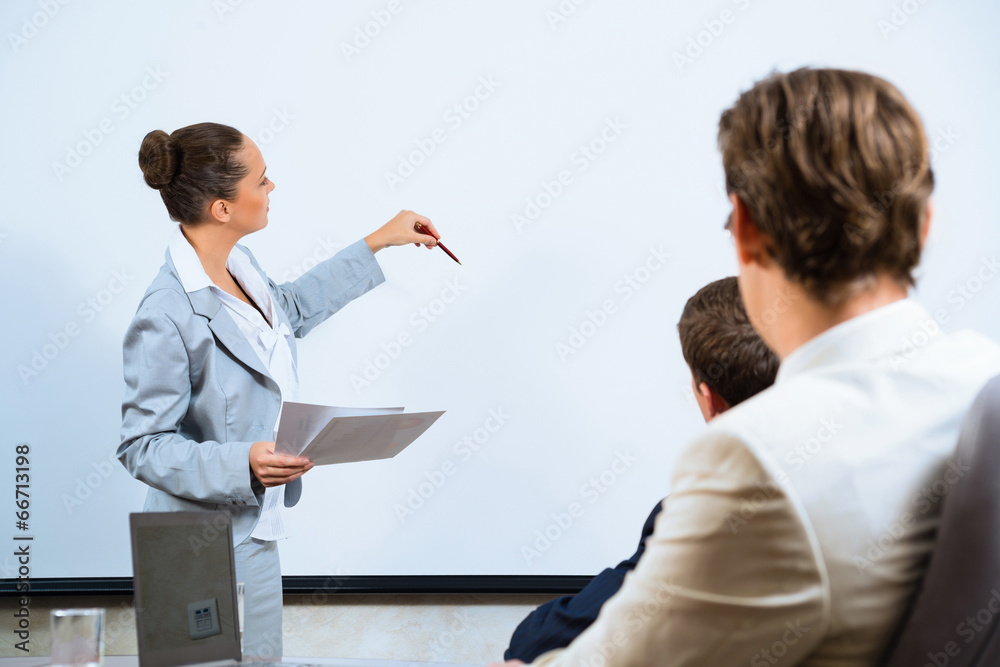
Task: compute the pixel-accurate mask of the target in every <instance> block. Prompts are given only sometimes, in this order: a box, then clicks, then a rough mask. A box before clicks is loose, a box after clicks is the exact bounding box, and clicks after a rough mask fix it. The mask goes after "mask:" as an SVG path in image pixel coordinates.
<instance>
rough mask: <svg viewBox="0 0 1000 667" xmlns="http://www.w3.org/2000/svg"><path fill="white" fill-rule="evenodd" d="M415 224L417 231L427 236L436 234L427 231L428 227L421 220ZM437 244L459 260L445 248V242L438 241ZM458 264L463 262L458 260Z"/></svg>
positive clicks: (455, 258)
mask: <svg viewBox="0 0 1000 667" xmlns="http://www.w3.org/2000/svg"><path fill="white" fill-rule="evenodd" d="M414 225H415V226H416V229H417V231H418V232H420V233H421V234H427V236H434V235H433V234H431V233H430V232H429V231H427V228H426V227H424V226H423V225H421V224H420V223H419V222H416V223H414ZM437 246H438V247H439V248H441V250H444V251H445V252H446V253H448V256H449V257H451V258H452V259H453V260H455V261H456V262H458V257H455V256H454V255H453V254H451V251H450V250H448V249H447V248H445V247H444V244H443V243H438V244H437ZM458 265H459V266H461V265H462V263H461V262H458Z"/></svg>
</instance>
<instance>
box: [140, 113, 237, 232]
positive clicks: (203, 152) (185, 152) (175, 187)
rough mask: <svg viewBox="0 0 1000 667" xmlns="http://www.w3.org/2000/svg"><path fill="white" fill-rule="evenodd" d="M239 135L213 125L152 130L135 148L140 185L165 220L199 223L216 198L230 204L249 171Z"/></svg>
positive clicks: (221, 126)
mask: <svg viewBox="0 0 1000 667" xmlns="http://www.w3.org/2000/svg"><path fill="white" fill-rule="evenodd" d="M244 141H245V139H244V136H243V133H242V132H240V131H239V130H237V129H235V128H232V127H229V126H228V125H220V124H219V123H197V124H195V125H188V126H187V127H182V128H180V129H179V130H174V132H173V133H172V134H167V133H166V132H164V131H163V130H153V131H152V132H150V133H149V134H147V135H146V137H145V138H144V139H143V140H142V146H140V148H139V168H140V169H142V175H143V178H144V179H145V180H146V185H148V186H149V187H151V188H153V189H154V190H159V191H160V197H161V198H162V199H163V203H164V205H166V207H167V213H168V214H169V215H170V219H171V220H174V221H176V222H180V223H184V224H194V223H197V222H200V221H201V220H202V219H203V218H204V216H205V214H206V212H207V208H208V206H209V204H210V203H211V202H212V201H214V200H216V199H226V200H229V201H232V200H233V199H236V194H237V192H238V190H239V183H240V180H242V179H243V177H245V176H246V175H247V174H248V173H249V171H250V169H249V167H248V166H247V165H246V163H245V162H244V160H243V156H242V150H243V148H244Z"/></svg>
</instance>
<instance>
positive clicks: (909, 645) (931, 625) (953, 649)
mask: <svg viewBox="0 0 1000 667" xmlns="http://www.w3.org/2000/svg"><path fill="white" fill-rule="evenodd" d="M952 475H953V477H958V479H957V481H955V483H954V484H951V485H950V486H949V488H948V492H947V495H946V496H945V499H944V504H943V507H942V510H941V523H940V528H939V530H938V535H937V539H936V540H935V545H934V550H933V551H932V553H931V559H930V562H929V564H928V569H927V572H926V574H925V575H924V580H923V583H922V584H921V587H920V590H919V592H918V593H917V594H916V596H915V598H914V601H913V605H912V606H911V607H910V610H909V616H908V617H907V618H906V619H905V621H904V622H903V624H902V626H901V630H900V632H899V633H898V634H897V637H896V642H895V643H894V644H893V646H892V647H891V648H890V650H889V651H888V653H887V654H886V659H885V660H884V661H883V662H882V664H884V665H886V666H887V667H924V666H925V665H930V666H933V667H945V665H947V666H948V667H987V666H989V667H996V666H997V665H1000V631H998V626H1000V377H996V378H993V379H992V380H990V382H989V383H987V385H986V386H985V387H984V388H983V390H982V391H981V392H980V393H979V395H978V396H977V397H976V400H975V401H974V402H973V404H972V407H971V408H970V409H969V412H968V414H967V415H966V416H965V419H964V420H963V422H962V431H961V435H960V436H959V440H958V446H957V447H956V450H955V458H954V460H953V466H952Z"/></svg>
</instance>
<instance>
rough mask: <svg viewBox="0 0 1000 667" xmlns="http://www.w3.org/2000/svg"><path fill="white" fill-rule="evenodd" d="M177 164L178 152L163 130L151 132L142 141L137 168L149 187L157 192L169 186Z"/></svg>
mask: <svg viewBox="0 0 1000 667" xmlns="http://www.w3.org/2000/svg"><path fill="white" fill-rule="evenodd" d="M179 163H180V151H179V149H178V147H177V146H176V145H175V144H174V142H173V141H172V140H171V139H170V135H169V134H167V133H166V132H164V131H163V130H153V131H152V132H150V133H149V134H147V135H146V137H145V138H144V139H143V140H142V146H140V147H139V168H140V169H142V176H143V178H144V179H145V180H146V185H148V186H149V187H151V188H153V189H155V190H159V189H160V188H163V187H166V186H167V185H170V181H172V180H173V178H174V174H176V173H177V166H178V165H179Z"/></svg>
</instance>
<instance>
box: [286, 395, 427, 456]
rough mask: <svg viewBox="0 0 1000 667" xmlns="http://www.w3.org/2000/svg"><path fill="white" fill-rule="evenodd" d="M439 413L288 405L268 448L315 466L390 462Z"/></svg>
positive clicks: (301, 404) (397, 409) (288, 403)
mask: <svg viewBox="0 0 1000 667" xmlns="http://www.w3.org/2000/svg"><path fill="white" fill-rule="evenodd" d="M443 414H444V412H443V411H441V412H415V413H411V414H406V413H404V412H403V408H338V407H334V406H324V405H310V404H307V403H294V402H291V401H289V402H287V403H285V404H284V406H283V407H282V411H281V422H280V423H279V425H278V435H277V437H276V439H275V448H274V450H275V452H278V453H282V454H293V455H296V456H304V457H306V458H308V459H310V460H311V461H312V462H313V463H315V464H316V465H329V464H333V463H349V462H354V461H374V460H377V459H387V458H392V457H393V456H395V455H396V454H398V453H399V452H401V451H403V449H405V448H406V447H407V446H409V445H410V444H411V443H412V442H413V441H414V440H416V439H417V438H418V437H420V435H421V434H423V432H424V431H426V430H427V429H428V428H430V427H431V425H432V424H433V423H434V422H435V421H437V419H438V418H439V417H440V416H441V415H443Z"/></svg>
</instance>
